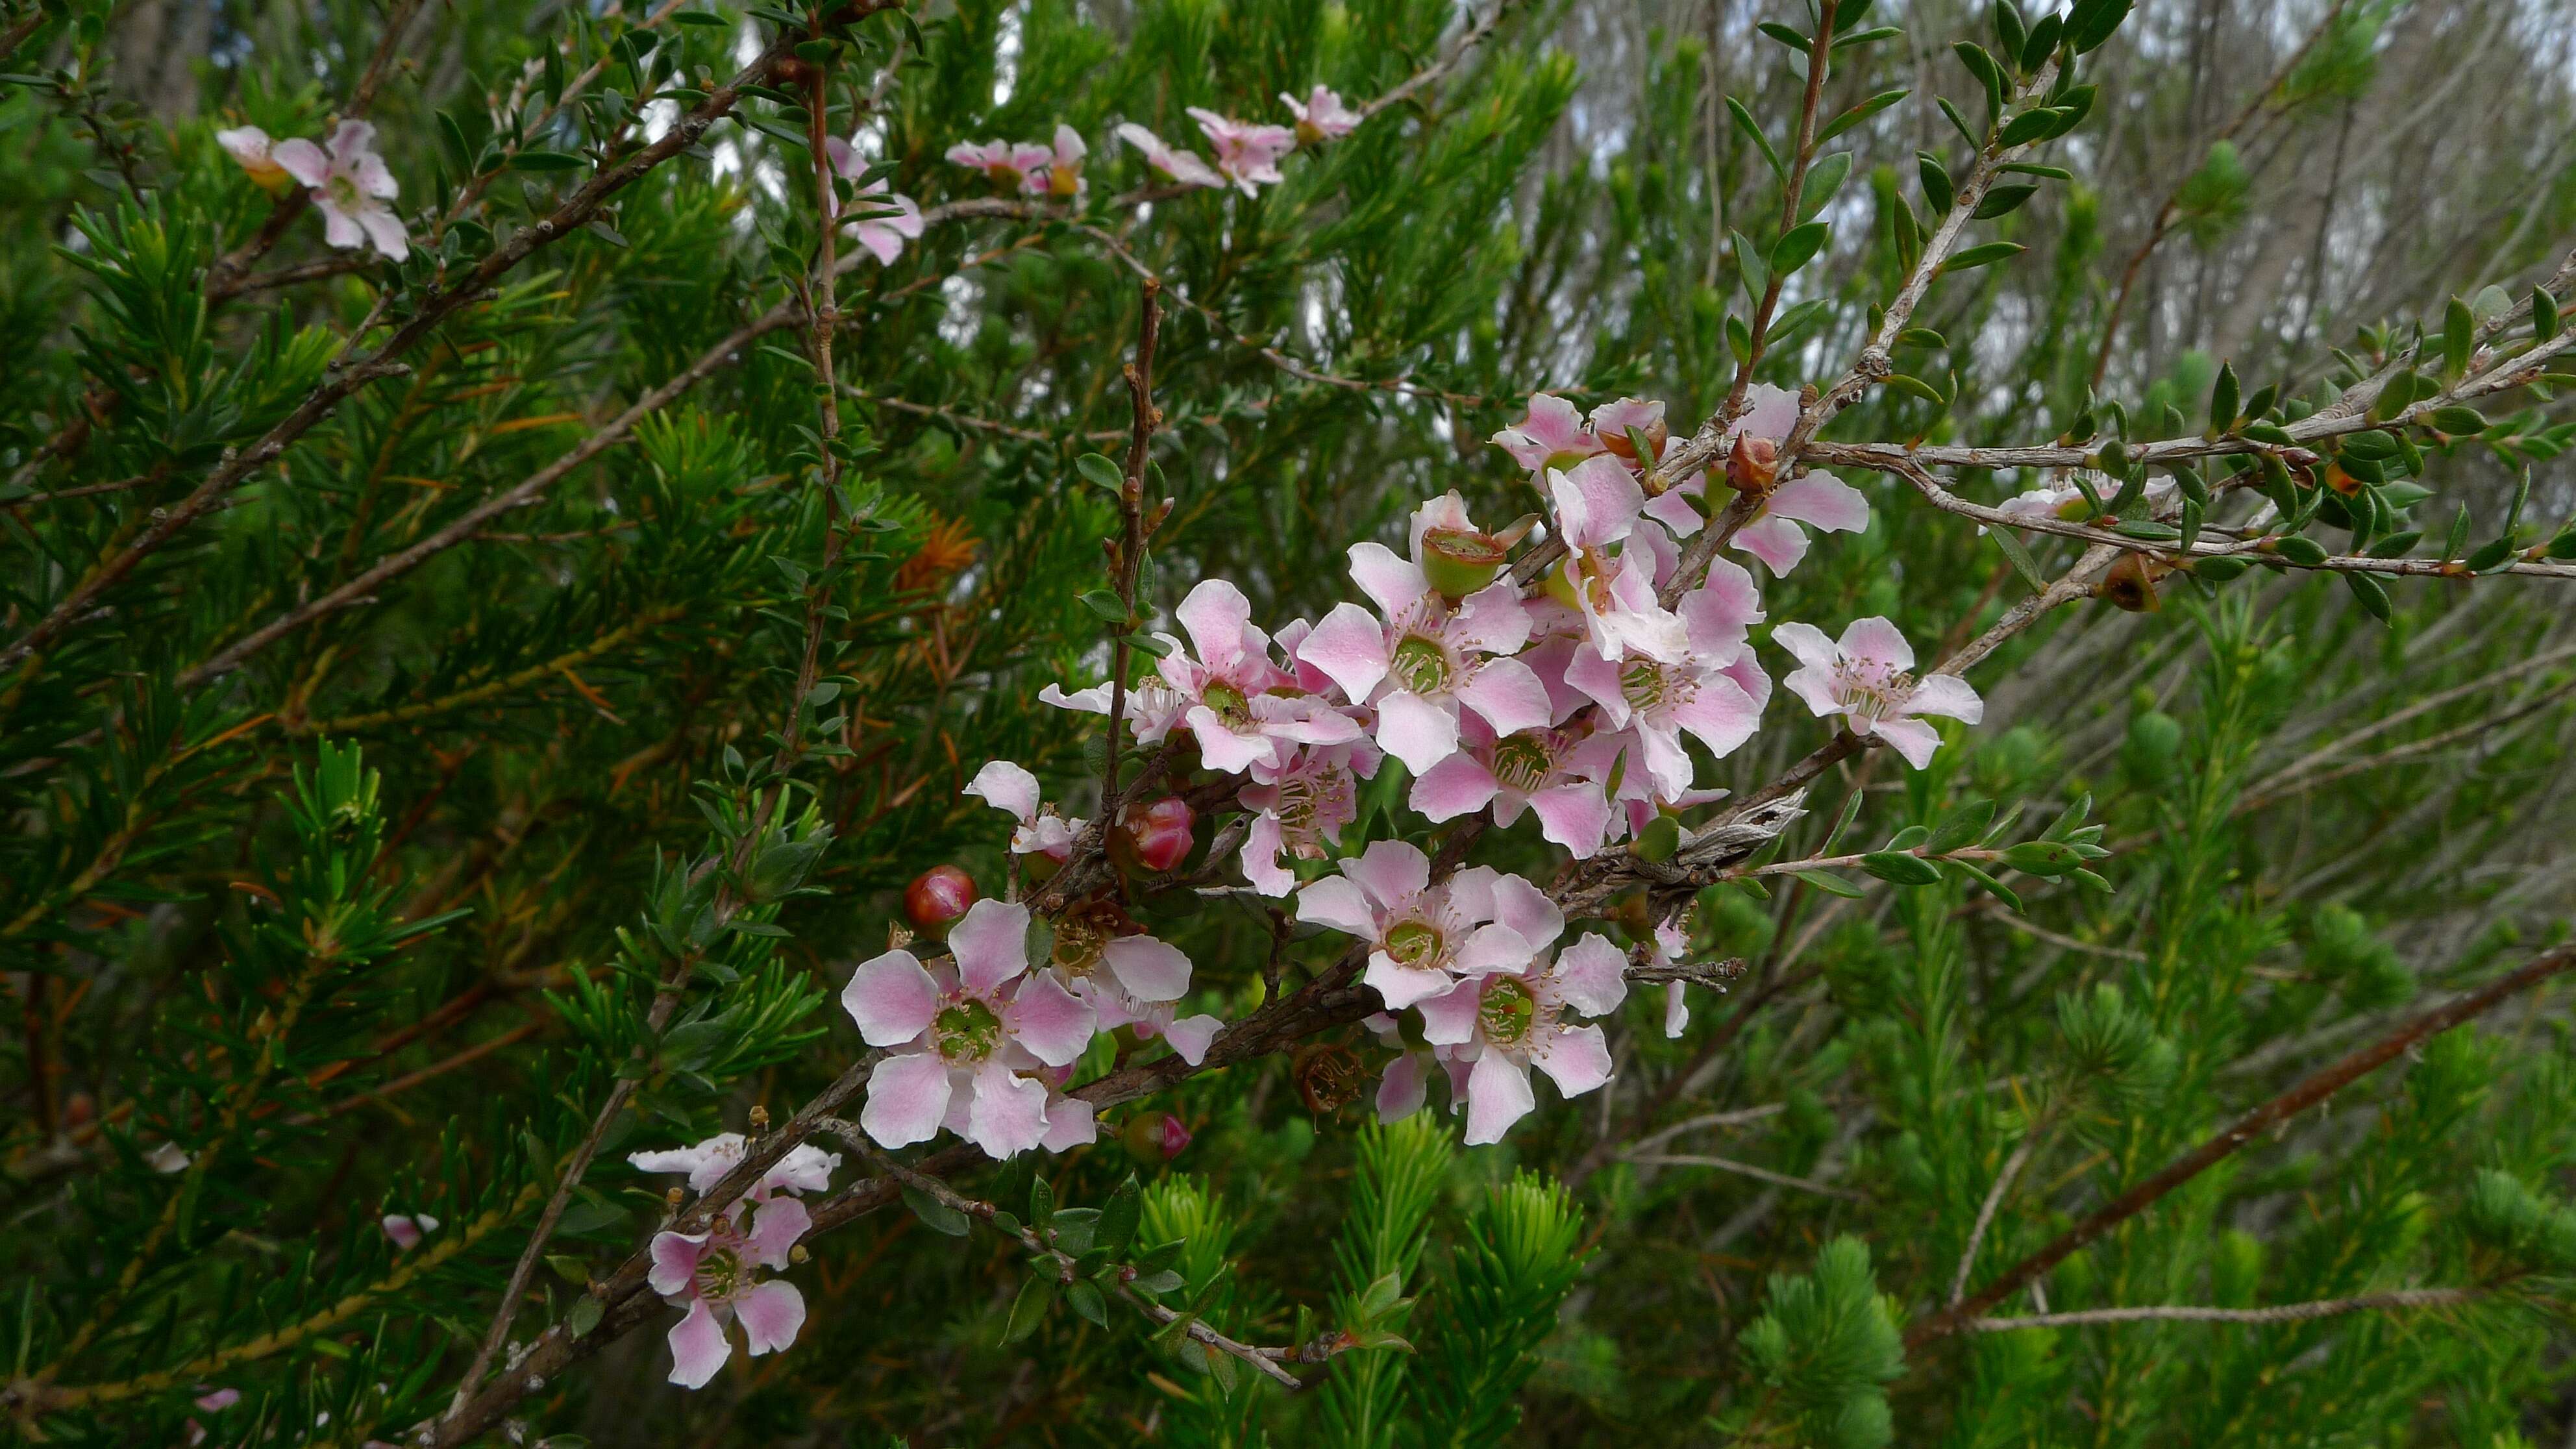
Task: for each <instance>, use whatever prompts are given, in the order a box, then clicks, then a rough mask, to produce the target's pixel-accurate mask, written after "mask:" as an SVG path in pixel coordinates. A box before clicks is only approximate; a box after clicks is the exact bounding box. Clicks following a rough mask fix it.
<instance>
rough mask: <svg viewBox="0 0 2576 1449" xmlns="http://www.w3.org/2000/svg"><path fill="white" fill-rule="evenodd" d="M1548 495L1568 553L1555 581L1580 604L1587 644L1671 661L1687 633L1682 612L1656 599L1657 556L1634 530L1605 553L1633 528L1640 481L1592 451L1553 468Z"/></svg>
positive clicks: (1610, 652)
mask: <svg viewBox="0 0 2576 1449" xmlns="http://www.w3.org/2000/svg"><path fill="white" fill-rule="evenodd" d="M1547 487H1548V494H1549V496H1550V498H1551V499H1552V500H1553V501H1554V503H1555V505H1556V529H1557V537H1558V540H1559V541H1560V542H1562V543H1563V544H1564V545H1565V548H1566V559H1565V562H1564V564H1563V565H1562V566H1561V568H1560V569H1559V571H1558V574H1557V583H1556V585H1555V586H1556V587H1558V588H1561V589H1563V590H1565V591H1566V592H1568V593H1570V594H1571V595H1572V598H1571V600H1570V602H1571V603H1573V605H1574V606H1575V607H1576V608H1577V609H1579V610H1581V611H1582V614H1583V622H1584V625H1585V629H1586V632H1587V633H1588V634H1589V636H1590V638H1591V641H1592V647H1593V649H1594V650H1595V651H1597V652H1598V653H1599V654H1600V655H1601V657H1602V658H1604V659H1607V660H1610V661H1612V662H1614V663H1615V662H1617V661H1619V660H1622V659H1625V658H1627V657H1628V656H1629V655H1630V654H1632V653H1635V654H1642V655H1644V656H1645V657H1647V658H1649V659H1657V660H1662V661H1664V662H1666V663H1671V662H1674V661H1677V660H1679V659H1680V658H1681V657H1682V655H1683V654H1684V653H1686V652H1687V651H1688V649H1689V647H1690V638H1689V632H1688V631H1687V630H1686V629H1685V628H1684V627H1683V625H1682V621H1681V619H1680V618H1679V617H1677V616H1676V615H1674V614H1673V612H1672V611H1671V610H1669V609H1666V608H1665V607H1664V606H1663V605H1661V604H1660V603H1657V602H1656V600H1655V572H1656V565H1655V555H1654V554H1653V552H1652V545H1651V543H1650V542H1649V541H1648V540H1649V539H1650V538H1651V536H1652V530H1648V531H1647V533H1646V534H1645V535H1640V536H1639V542H1638V545H1637V546H1636V547H1634V548H1623V549H1622V550H1621V551H1620V552H1619V553H1617V554H1613V553H1611V552H1609V547H1610V545H1612V544H1618V543H1624V541H1625V540H1627V539H1628V538H1629V537H1630V535H1632V534H1635V533H1636V531H1637V516H1638V514H1639V512H1640V511H1641V510H1642V509H1643V508H1644V506H1645V501H1646V494H1645V490H1643V489H1641V488H1639V487H1638V486H1637V480H1636V479H1635V478H1634V477H1631V476H1630V475H1629V473H1628V470H1627V468H1626V467H1624V466H1622V465H1621V463H1620V462H1619V460H1618V459H1617V458H1614V457H1608V456H1600V455H1596V456H1593V457H1590V458H1586V459H1584V460H1583V461H1582V462H1580V463H1577V464H1576V465H1575V466H1574V470H1573V471H1572V472H1559V471H1555V470H1550V471H1549V473H1548V475H1547Z"/></svg>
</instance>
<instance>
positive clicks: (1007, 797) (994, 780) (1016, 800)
mask: <svg viewBox="0 0 2576 1449" xmlns="http://www.w3.org/2000/svg"><path fill="white" fill-rule="evenodd" d="M1103 712H1104V713H1105V712H1106V707H1105V706H1104V708H1103ZM959 793H960V794H966V795H972V796H974V797H975V798H976V799H978V800H981V801H983V802H984V803H985V804H987V805H990V806H992V807H993V808H994V809H996V810H999V811H1002V812H1004V813H1006V814H1008V815H1009V816H1010V817H1011V818H1012V819H1013V820H1015V821H1017V822H1019V823H1018V825H1017V826H1016V827H1015V828H1014V829H1013V830H1012V831H1011V853H1012V854H1014V855H1040V856H1044V857H1046V858H1047V859H1048V860H1051V861H1053V862H1055V863H1056V864H1058V865H1062V864H1064V862H1065V859H1066V857H1068V856H1070V855H1072V854H1073V838H1074V837H1075V836H1077V835H1079V834H1081V833H1082V827H1083V824H1084V822H1082V821H1080V820H1067V819H1066V818H1064V817H1063V816H1061V815H1058V814H1057V813H1055V811H1053V810H1052V809H1049V808H1048V807H1047V806H1046V804H1045V802H1044V800H1043V799H1042V798H1041V797H1040V793H1039V790H1038V777H1037V776H1035V775H1032V774H1030V773H1029V772H1028V771H1027V770H1026V769H1023V768H1022V767H1020V766H1018V765H1015V764H1013V763H1012V762H1010V761H1009V760H992V761H988V762H986V764H985V766H984V768H982V769H980V770H977V771H976V772H975V778H974V779H972V780H970V781H968V782H967V783H966V788H965V789H964V790H962V791H960V792H959Z"/></svg>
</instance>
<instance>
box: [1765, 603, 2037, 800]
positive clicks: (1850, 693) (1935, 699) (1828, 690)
mask: <svg viewBox="0 0 2576 1449" xmlns="http://www.w3.org/2000/svg"><path fill="white" fill-rule="evenodd" d="M1771 637H1772V639H1773V640H1774V641H1776V642H1777V643H1778V644H1779V645H1780V647H1782V648H1784V649H1786V650H1788V651H1789V652H1790V653H1792V654H1794V655H1796V656H1798V665H1799V667H1798V669H1797V670H1796V671H1795V672H1793V673H1792V674H1790V676H1789V677H1788V678H1787V679H1786V680H1784V681H1782V682H1783V683H1785V684H1786V685H1787V686H1788V688H1789V692H1790V693H1792V694H1794V695H1796V696H1798V697H1799V698H1800V699H1803V700H1805V701H1806V702H1807V708H1809V709H1811V710H1813V711H1815V713H1816V716H1817V717H1818V718H1819V719H1821V718H1825V717H1827V716H1830V715H1841V716H1843V718H1844V721H1845V722H1846V723H1847V724H1849V725H1850V726H1851V731H1852V733H1853V734H1856V735H1860V736H1862V737H1863V738H1868V737H1872V736H1875V737H1876V738H1879V739H1882V740H1885V741H1886V742H1887V743H1888V744H1889V745H1891V746H1893V747H1894V748H1895V750H1896V752H1897V753H1898V754H1900V755H1903V756H1904V757H1905V762H1906V763H1907V764H1909V765H1912V766H1913V767H1914V768H1916V769H1918V770H1919V769H1922V768H1923V767H1924V766H1925V765H1928V764H1930V763H1931V762H1932V752H1933V751H1934V750H1936V749H1938V748H1940V745H1941V735H1940V732H1939V731H1938V730H1935V729H1934V728H1933V727H1932V726H1930V725H1928V724H1925V723H1924V722H1923V721H1922V719H1920V718H1919V716H1922V715H1927V714H1931V715H1946V716H1948V717H1949V718H1951V719H1955V720H1963V721H1965V722H1967V723H1969V724H1975V723H1976V722H1977V721H1978V720H1980V719H1982V718H1984V716H1985V712H1986V706H1985V701H1983V700H1981V699H1979V698H1978V697H1977V691H1976V690H1975V689H1974V688H1972V687H1970V686H1969V684H1968V681H1966V680H1964V679H1961V678H1960V677H1959V676H1957V675H1955V674H1927V675H1924V676H1923V677H1922V678H1920V679H1917V678H1915V677H1914V675H1913V674H1912V673H1911V672H1910V671H1911V670H1912V669H1913V668H1914V647H1913V646H1912V645H1910V644H1908V643H1906V642H1905V635H1904V633H1903V631H1901V630H1899V629H1898V628H1897V627H1896V626H1895V625H1894V624H1891V623H1889V622H1888V621H1887V620H1885V619H1882V618H1876V617H1872V618H1867V619H1854V620H1853V621H1852V622H1851V623H1850V624H1849V625H1848V626H1847V627H1845V628H1844V630H1843V637H1842V639H1841V641H1840V642H1835V641H1833V640H1829V639H1827V638H1826V637H1825V633H1824V631H1823V630H1821V629H1819V628H1817V627H1815V626H1814V625H1813V624H1795V623H1792V624H1782V625H1781V626H1780V627H1778V628H1776V629H1774V630H1772V631H1771Z"/></svg>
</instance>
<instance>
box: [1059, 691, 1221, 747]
mask: <svg viewBox="0 0 2576 1449" xmlns="http://www.w3.org/2000/svg"><path fill="white" fill-rule="evenodd" d="M1111 693H1112V690H1111V689H1110V687H1109V685H1108V684H1107V683H1105V682H1104V683H1100V684H1095V685H1092V686H1090V687H1089V688H1086V689H1077V690H1074V691H1073V692H1071V693H1069V694H1068V693H1066V692H1065V690H1064V688H1063V687H1062V686H1060V685H1054V684H1050V685H1047V686H1046V687H1044V688H1042V689H1040V690H1039V691H1038V702H1039V703H1040V704H1051V705H1054V706H1055V707H1056V708H1058V709H1070V710H1077V711H1079V712H1081V713H1083V714H1096V715H1099V716H1100V717H1101V718H1103V719H1106V718H1108V717H1109V707H1110V702H1111V701H1110V695H1111ZM1189 707H1190V702H1189V701H1188V700H1186V699H1183V698H1182V697H1181V696H1180V694H1179V693H1178V692H1177V691H1175V690H1174V689H1173V688H1172V687H1171V686H1170V685H1168V684H1166V683H1164V682H1163V681H1162V680H1161V679H1160V678H1158V677H1156V676H1154V675H1147V676H1146V677H1144V678H1143V679H1139V680H1137V681H1135V682H1134V683H1132V684H1130V685H1128V686H1127V700H1126V707H1125V710H1124V714H1125V716H1126V720H1127V727H1128V728H1129V729H1131V730H1134V731H1135V732H1136V743H1138V744H1140V745H1159V744H1161V743H1162V742H1163V739H1164V737H1165V736H1167V735H1169V734H1170V733H1171V732H1172V726H1174V725H1176V724H1179V723H1180V722H1181V716H1182V715H1183V714H1185V713H1187V712H1188V710H1189Z"/></svg>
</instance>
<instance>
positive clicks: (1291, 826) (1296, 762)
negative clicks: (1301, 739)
mask: <svg viewBox="0 0 2576 1449" xmlns="http://www.w3.org/2000/svg"><path fill="white" fill-rule="evenodd" d="M1382 760H1383V756H1382V755H1381V753H1380V752H1379V750H1378V748H1377V747H1376V746H1375V745H1372V744H1369V743H1368V742H1367V741H1365V740H1354V741H1352V742H1350V743H1348V744H1340V745H1308V746H1305V747H1304V748H1302V749H1299V750H1298V751H1297V752H1296V753H1295V754H1294V755H1292V756H1290V757H1289V761H1288V763H1287V764H1285V765H1265V764H1262V763H1260V762H1259V761H1255V762H1254V763H1253V764H1252V765H1251V766H1249V767H1248V768H1249V773H1250V774H1251V776H1252V783H1251V784H1248V785H1246V786H1244V787H1243V789H1242V790H1240V791H1238V792H1237V793H1236V795H1235V801H1236V803H1238V804H1240V805H1241V806H1242V807H1243V808H1244V809H1246V810H1249V811H1251V812H1252V823H1251V825H1250V827H1249V828H1248V829H1247V830H1246V832H1245V834H1244V837H1243V851H1242V854H1241V857H1240V859H1241V860H1242V863H1243V878H1244V879H1245V880H1248V881H1250V882H1252V887H1253V889H1255V890H1257V891H1259V892H1261V893H1262V894H1263V895H1265V896H1284V895H1286V894H1288V892H1290V891H1292V890H1294V889H1296V887H1297V876H1296V873H1295V872H1294V871H1292V870H1290V869H1289V868H1288V867H1286V866H1284V865H1281V864H1280V863H1279V861H1280V857H1281V856H1283V855H1285V856H1289V857H1292V858H1294V859H1298V860H1319V859H1321V858H1323V854H1324V847H1325V846H1326V845H1327V844H1336V845H1337V844H1339V843H1340V842H1341V838H1342V827H1343V826H1345V825H1348V824H1350V823H1351V822H1352V821H1354V820H1356V819H1358V818H1359V813H1360V811H1359V782H1360V781H1362V780H1368V779H1374V778H1375V777H1376V775H1377V771H1378V766H1379V764H1380V763H1381V762H1382Z"/></svg>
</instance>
